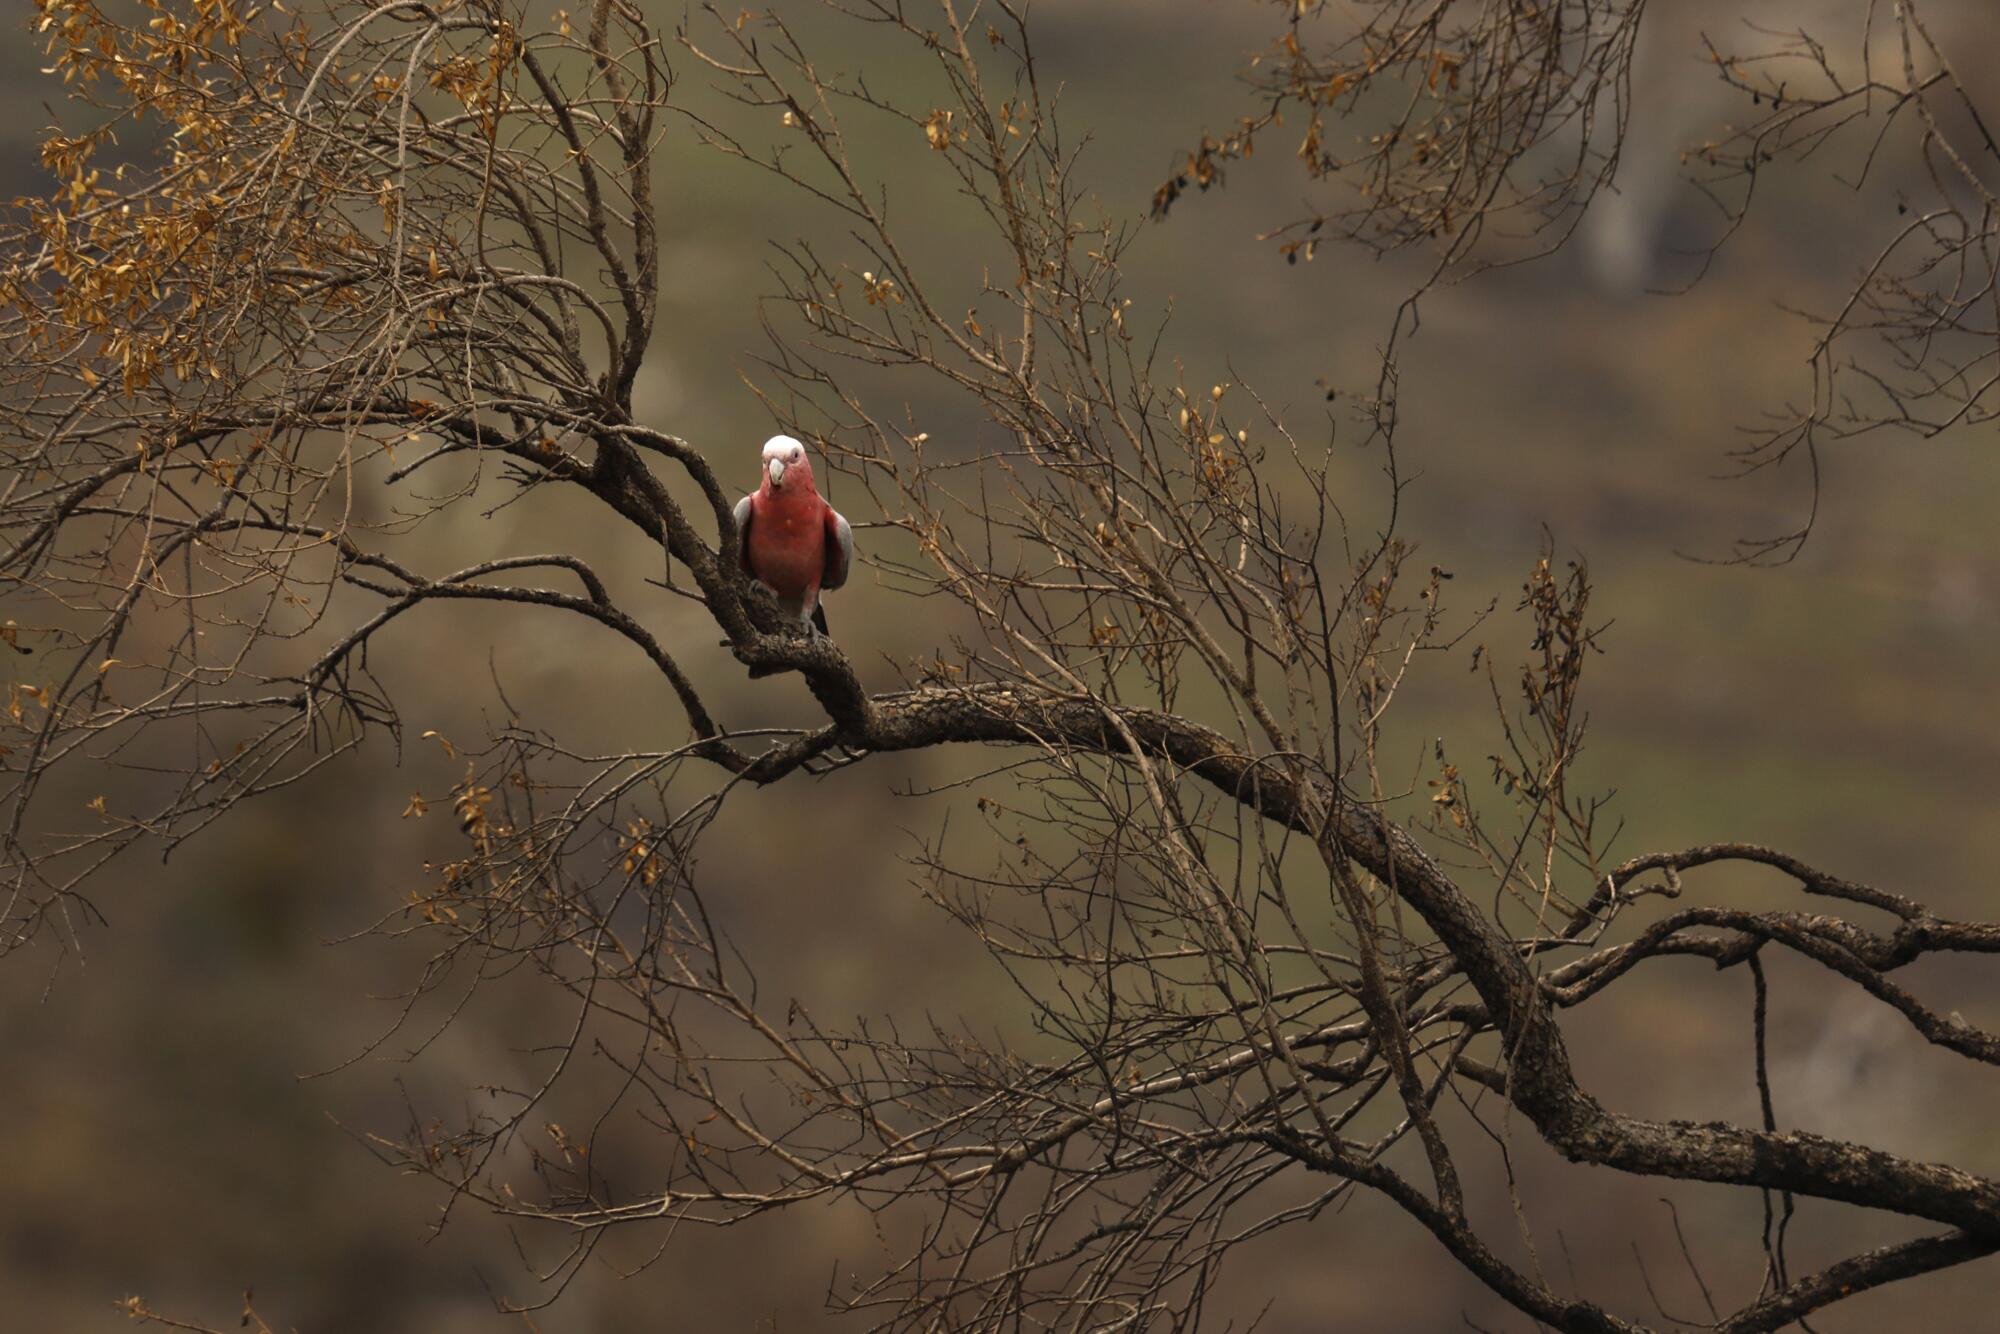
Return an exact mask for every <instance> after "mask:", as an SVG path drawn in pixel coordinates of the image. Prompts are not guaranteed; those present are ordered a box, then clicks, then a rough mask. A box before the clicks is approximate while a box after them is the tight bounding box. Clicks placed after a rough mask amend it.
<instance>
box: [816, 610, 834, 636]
mask: <svg viewBox="0 0 2000 1334" xmlns="http://www.w3.org/2000/svg"><path fill="white" fill-rule="evenodd" d="M813 624H814V625H816V626H818V627H819V632H820V633H821V634H823V635H825V636H826V637H827V638H828V639H831V638H833V632H832V631H831V630H829V629H827V628H826V604H825V603H823V602H815V603H813Z"/></svg>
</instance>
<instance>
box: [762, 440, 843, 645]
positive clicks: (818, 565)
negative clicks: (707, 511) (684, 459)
mask: <svg viewBox="0 0 2000 1334" xmlns="http://www.w3.org/2000/svg"><path fill="white" fill-rule="evenodd" d="M736 556H737V559H739V560H740V561H742V562H743V568H744V569H745V570H747V571H749V573H750V576H751V578H753V579H755V580H757V581H758V582H759V583H761V584H763V585H764V587H766V588H768V589H770V590H771V592H772V593H773V594H774V595H776V597H777V599H778V605H779V606H781V607H783V608H784V609H785V610H786V611H788V612H790V613H791V614H792V615H794V616H797V617H798V618H799V620H800V621H801V622H803V623H804V624H806V625H807V626H810V627H811V628H812V629H813V630H815V631H816V632H818V633H819V634H826V633H828V631H827V628H826V611H825V609H824V608H822V607H821V606H820V601H819V595H820V594H821V593H824V592H826V591H827V590H828V589H833V588H839V587H840V586H841V585H842V584H844V583H846V582H847V572H848V570H849V569H850V568H851V567H852V566H853V564H854V530H853V529H851V528H849V527H848V524H847V520H845V519H843V518H841V517H840V515H839V513H838V512H836V511H835V509H834V508H833V506H831V505H829V504H827V503H826V501H825V500H824V499H822V498H821V496H820V494H819V490H818V488H817V487H815V486H814V485H813V470H812V460H810V459H808V458H807V457H806V447H805V446H804V445H802V444H800V443H799V442H798V441H796V440H794V439H792V438H791V437H790V436H788V435H774V436H772V437H771V438H770V439H769V440H766V441H765V442H764V477H763V480H762V482H761V483H759V485H758V487H757V489H756V490H755V491H753V492H751V493H750V494H749V495H747V496H745V497H743V499H741V500H739V501H737V502H736Z"/></svg>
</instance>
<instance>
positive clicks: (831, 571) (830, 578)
mask: <svg viewBox="0 0 2000 1334" xmlns="http://www.w3.org/2000/svg"><path fill="white" fill-rule="evenodd" d="M830 513H831V514H832V515H833V522H832V523H831V524H829V525H828V527H827V534H826V567H825V568H826V573H825V574H824V575H823V576H822V577H821V578H820V581H819V586H820V590H821V591H822V592H824V591H825V590H827V589H829V588H839V587H840V586H841V585H842V584H844V583H846V582H847V575H848V572H849V571H850V570H852V569H853V568H854V530H853V529H852V528H850V527H848V524H847V520H846V519H844V518H842V517H841V514H840V511H839V510H831V511H830Z"/></svg>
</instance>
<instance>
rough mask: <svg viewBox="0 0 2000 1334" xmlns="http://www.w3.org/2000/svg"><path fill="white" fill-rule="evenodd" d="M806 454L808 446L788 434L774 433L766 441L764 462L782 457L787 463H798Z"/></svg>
mask: <svg viewBox="0 0 2000 1334" xmlns="http://www.w3.org/2000/svg"><path fill="white" fill-rule="evenodd" d="M805 456H806V447H805V446H804V445H802V444H800V443H799V442H798V441H796V440H794V439H792V438H791V437H790V436H788V435H774V436H772V437H771V438H770V439H769V440H766V441H765V442H764V462H766V463H769V462H770V461H771V460H772V459H780V460H782V461H783V462H785V463H788V464H790V463H797V462H798V461H799V460H800V459H802V458H804V457H805Z"/></svg>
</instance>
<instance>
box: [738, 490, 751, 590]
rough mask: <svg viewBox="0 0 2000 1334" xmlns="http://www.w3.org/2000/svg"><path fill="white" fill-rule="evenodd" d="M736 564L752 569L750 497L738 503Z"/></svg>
mask: <svg viewBox="0 0 2000 1334" xmlns="http://www.w3.org/2000/svg"><path fill="white" fill-rule="evenodd" d="M735 515H736V563H737V564H738V565H740V566H742V567H743V568H744V569H745V570H746V571H747V570H748V569H749V568H750V497H748V496H745V497H743V499H741V500H739V501H737V502H736V511H735Z"/></svg>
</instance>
